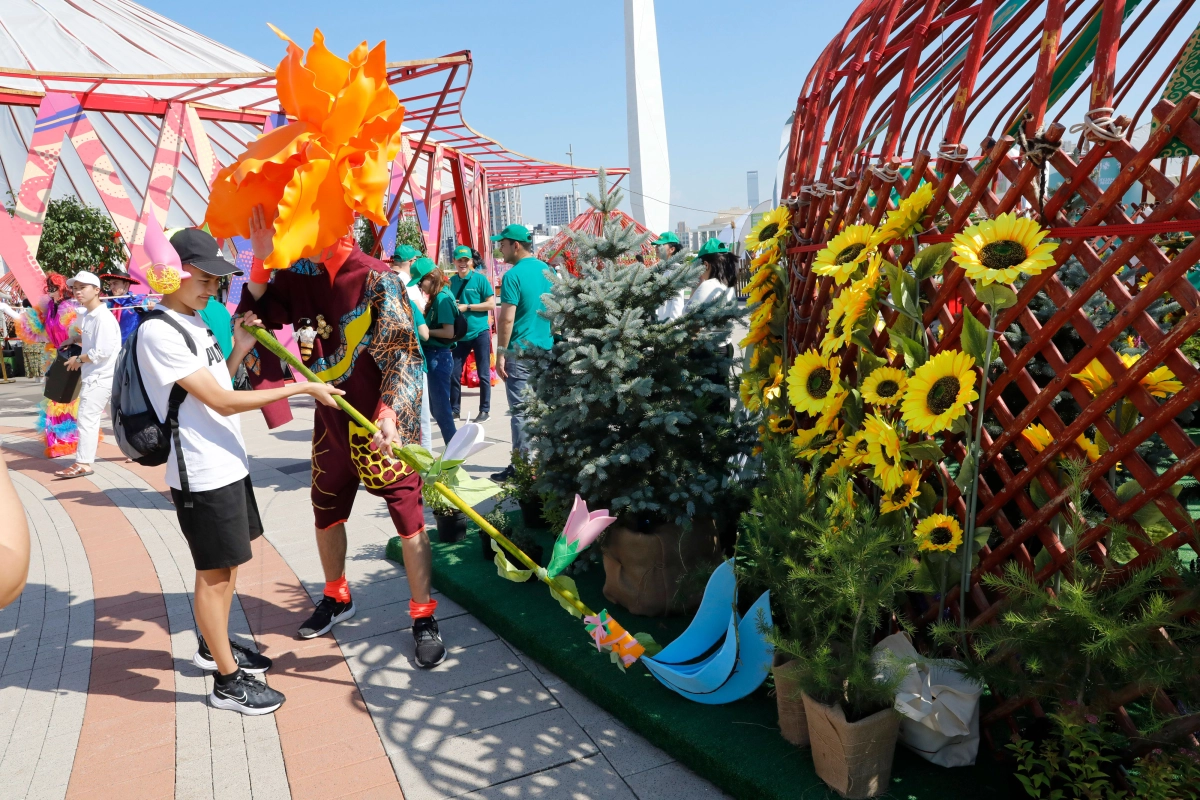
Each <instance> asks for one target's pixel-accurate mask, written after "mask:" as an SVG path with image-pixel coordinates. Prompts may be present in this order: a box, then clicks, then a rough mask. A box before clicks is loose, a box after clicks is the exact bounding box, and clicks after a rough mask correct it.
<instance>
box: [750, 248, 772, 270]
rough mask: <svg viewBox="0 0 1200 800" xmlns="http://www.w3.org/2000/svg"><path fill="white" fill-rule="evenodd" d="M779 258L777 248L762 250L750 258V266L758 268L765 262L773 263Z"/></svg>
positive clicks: (765, 263)
mask: <svg viewBox="0 0 1200 800" xmlns="http://www.w3.org/2000/svg"><path fill="white" fill-rule="evenodd" d="M778 259H779V251H778V250H763V251H762V252H761V253H759V254H758V255H756V256H755V257H754V258H752V259H751V260H750V266H752V267H754V268H755V269H759V268H760V267H762V266H765V265H767V264H774V263H775V262H776V261H777V260H778Z"/></svg>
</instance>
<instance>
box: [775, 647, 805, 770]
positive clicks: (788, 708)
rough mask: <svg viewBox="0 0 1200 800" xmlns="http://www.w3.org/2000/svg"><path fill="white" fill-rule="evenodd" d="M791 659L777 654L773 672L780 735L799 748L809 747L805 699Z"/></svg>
mask: <svg viewBox="0 0 1200 800" xmlns="http://www.w3.org/2000/svg"><path fill="white" fill-rule="evenodd" d="M791 663H792V661H791V659H788V658H787V657H786V656H781V655H780V654H779V653H776V654H775V663H773V664H772V665H771V672H772V674H774V676H775V707H776V708H777V709H778V710H779V733H780V734H781V735H782V736H783V738H784V739H786V740H787V741H789V742H791V743H792V744H794V745H796V746H797V747H807V746H808V717H806V716H805V714H804V698H803V697H801V696H800V686H799V684H797V682H796V679H795V678H794V677H793V676H792V674H791V672H792V671H791V670H790V669H789V667H788V665H789V664H791Z"/></svg>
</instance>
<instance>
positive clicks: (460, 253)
mask: <svg viewBox="0 0 1200 800" xmlns="http://www.w3.org/2000/svg"><path fill="white" fill-rule="evenodd" d="M474 257H475V256H474V255H473V254H472V253H471V248H469V247H467V246H466V245H465V244H460V245H459V246H458V247H456V248H454V260H455V261H458V260H459V259H460V258H474Z"/></svg>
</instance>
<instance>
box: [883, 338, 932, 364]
mask: <svg viewBox="0 0 1200 800" xmlns="http://www.w3.org/2000/svg"><path fill="white" fill-rule="evenodd" d="M889 333H890V334H891V337H890V338H891V340H892V347H894V348H896V349H897V350H899V351H901V352H902V353H904V363H905V365H906V366H907V367H908V368H909V369H916V368H917V367H919V366H921V365H922V364H924V363H925V362H926V361H928V360H929V353H928V352H927V351H926V350H925V348H924V347H923V346H922V345H921V343H920V342H918V341H916V340H915V339H910V338H908V337H907V336H902V335H900V334H899V333H896V332H895V331H889Z"/></svg>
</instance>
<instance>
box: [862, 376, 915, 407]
mask: <svg viewBox="0 0 1200 800" xmlns="http://www.w3.org/2000/svg"><path fill="white" fill-rule="evenodd" d="M907 386H908V376H907V375H905V374H904V370H902V369H896V368H895V367H879V368H877V369H876V370H875V371H874V372H872V373H871V374H870V375H868V376H867V379H866V380H865V381H863V384H862V396H863V400H866V401H867V402H868V403H870V404H872V405H876V406H894V405H895V404H896V403H899V402H900V401H901V400H902V399H903V397H904V390H905V388H907Z"/></svg>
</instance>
